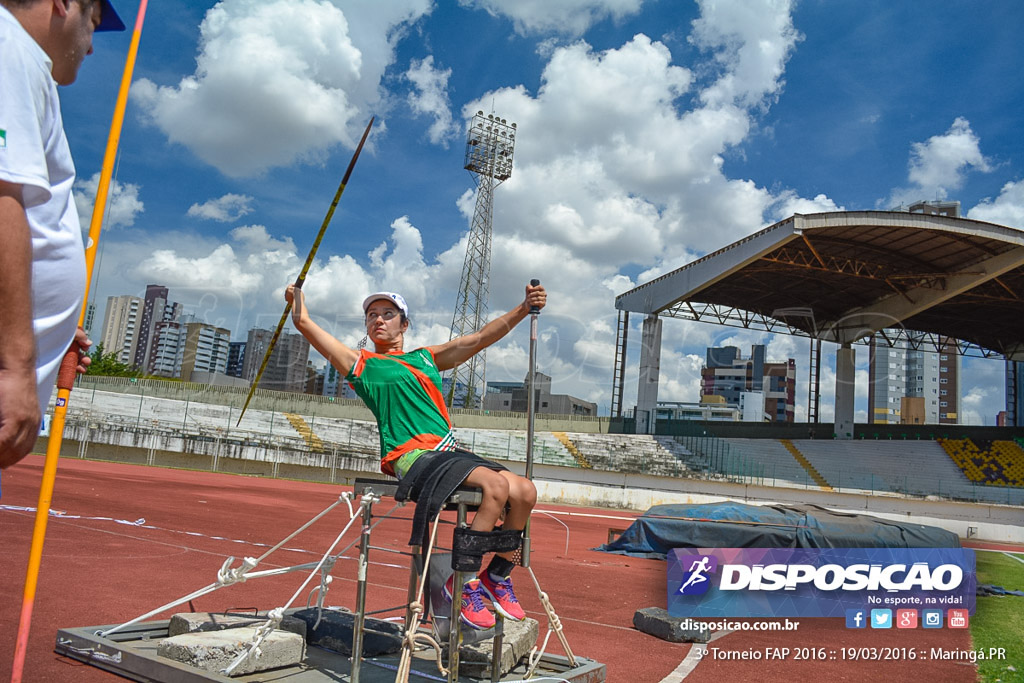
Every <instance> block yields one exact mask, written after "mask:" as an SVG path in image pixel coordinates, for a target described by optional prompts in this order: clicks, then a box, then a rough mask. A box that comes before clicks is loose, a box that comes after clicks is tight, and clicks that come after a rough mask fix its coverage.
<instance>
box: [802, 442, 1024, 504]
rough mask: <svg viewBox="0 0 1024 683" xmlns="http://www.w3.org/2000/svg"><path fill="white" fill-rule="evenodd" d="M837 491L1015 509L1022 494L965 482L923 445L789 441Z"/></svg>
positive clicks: (937, 451) (936, 449)
mask: <svg viewBox="0 0 1024 683" xmlns="http://www.w3.org/2000/svg"><path fill="white" fill-rule="evenodd" d="M793 443H794V445H795V446H796V447H797V448H799V449H800V452H801V453H803V455H804V456H805V457H806V458H807V459H808V460H809V461H810V462H811V463H812V464H813V465H814V466H815V467H816V468H817V469H818V471H819V472H821V473H822V475H823V476H824V477H825V478H826V479H827V480H828V482H829V483H830V484H831V485H832V486H833V487H835V488H836V489H838V490H841V491H849V490H862V491H868V492H879V491H885V492H891V493H900V494H907V495H911V496H934V497H941V498H951V499H954V500H972V501H988V502H995V503H1007V504H1011V505H1020V504H1022V503H1024V489H1021V488H1017V489H1014V488H1004V487H991V486H980V485H978V484H976V483H974V482H971V481H970V480H969V479H968V478H967V477H966V476H965V475H964V472H963V471H962V470H961V469H960V468H959V467H957V465H956V464H955V463H954V462H953V461H952V460H951V459H950V458H949V456H948V455H947V454H946V452H945V451H944V450H943V448H942V446H940V445H939V443H937V442H936V441H928V440H920V441H918V440H906V441H903V440H891V441H890V440H877V441H875V440H870V441H868V440H864V441H830V440H800V441H794V442H793Z"/></svg>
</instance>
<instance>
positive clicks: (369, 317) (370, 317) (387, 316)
mask: <svg viewBox="0 0 1024 683" xmlns="http://www.w3.org/2000/svg"><path fill="white" fill-rule="evenodd" d="M397 315H398V311H396V310H394V309H393V308H389V309H387V310H386V311H384V312H383V313H377V312H376V311H370V312H369V313H367V314H366V322H368V323H372V322H373V321H374V320H376V319H377V318H383V319H384V320H385V321H387V320H391V319H392V318H394V317H395V316H397Z"/></svg>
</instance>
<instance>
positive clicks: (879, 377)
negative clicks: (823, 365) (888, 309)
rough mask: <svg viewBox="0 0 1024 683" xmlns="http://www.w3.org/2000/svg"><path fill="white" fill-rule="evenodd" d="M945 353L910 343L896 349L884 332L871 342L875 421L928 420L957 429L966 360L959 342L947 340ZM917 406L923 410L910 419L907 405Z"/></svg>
mask: <svg viewBox="0 0 1024 683" xmlns="http://www.w3.org/2000/svg"><path fill="white" fill-rule="evenodd" d="M890 336H892V335H890ZM941 349H942V350H941V351H940V352H939V353H935V352H934V351H925V350H922V349H913V348H910V347H909V346H908V345H907V343H906V341H899V342H897V343H896V344H895V345H893V346H890V345H889V342H888V341H887V340H886V337H885V333H884V331H883V332H879V333H876V334H875V335H874V336H873V337H872V338H871V342H870V345H869V350H868V413H869V419H870V421H871V422H873V423H875V424H899V423H901V422H904V423H914V422H917V421H918V419H917V418H918V417H922V418H923V422H924V423H925V424H957V422H958V420H959V412H960V358H961V357H960V354H959V353H957V349H956V344H955V342H954V341H953V340H949V339H946V340H943V343H942V346H941ZM904 399H918V400H917V401H916V402H915V401H913V400H911V401H905V400H904ZM915 405H917V406H920V409H917V408H915V409H913V413H914V414H913V415H911V414H906V415H905V414H904V406H908V407H910V406H915ZM918 413H920V416H919V415H918Z"/></svg>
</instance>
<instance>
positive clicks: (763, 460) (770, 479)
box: [722, 438, 831, 488]
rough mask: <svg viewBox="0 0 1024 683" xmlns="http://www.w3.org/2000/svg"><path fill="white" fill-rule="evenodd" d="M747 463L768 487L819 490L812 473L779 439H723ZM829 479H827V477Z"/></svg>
mask: <svg viewBox="0 0 1024 683" xmlns="http://www.w3.org/2000/svg"><path fill="white" fill-rule="evenodd" d="M722 441H724V442H725V443H727V444H728V445H729V447H730V448H731V449H732V451H733V452H734V453H735V454H737V455H738V456H740V457H741V458H742V459H744V460H745V461H753V462H755V463H757V464H758V465H759V466H760V468H759V472H760V473H761V476H762V478H763V480H764V483H765V485H767V486H795V487H800V488H818V485H817V484H816V483H815V481H814V479H813V478H812V477H811V475H810V473H808V472H807V470H805V469H804V468H803V467H802V466H801V465H800V463H798V462H797V461H796V460H795V459H794V458H793V455H792V454H791V453H790V452H789V451H788V450H786V447H785V446H783V445H782V443H781V442H780V441H779V440H777V439H737V438H728V439H722ZM826 479H827V477H826ZM830 483H831V482H830Z"/></svg>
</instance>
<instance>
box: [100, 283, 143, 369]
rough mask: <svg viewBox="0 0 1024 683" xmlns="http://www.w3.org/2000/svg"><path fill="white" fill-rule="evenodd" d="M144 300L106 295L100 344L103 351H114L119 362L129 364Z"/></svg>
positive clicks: (132, 359) (136, 339)
mask: <svg viewBox="0 0 1024 683" xmlns="http://www.w3.org/2000/svg"><path fill="white" fill-rule="evenodd" d="M144 303H145V302H143V300H142V299H140V298H139V297H137V296H130V295H124V296H108V297H107V310H106V312H105V313H104V314H103V334H102V335H101V337H100V344H102V345H103V351H104V353H116V354H117V356H116V358H117V360H118V362H120V363H124V364H126V365H131V363H132V362H133V361H134V360H135V349H136V346H137V344H138V339H139V336H138V332H139V322H140V320H141V317H142V308H143V305H144Z"/></svg>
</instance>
